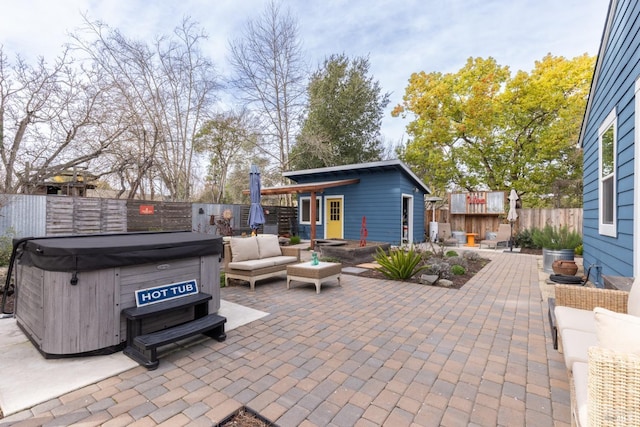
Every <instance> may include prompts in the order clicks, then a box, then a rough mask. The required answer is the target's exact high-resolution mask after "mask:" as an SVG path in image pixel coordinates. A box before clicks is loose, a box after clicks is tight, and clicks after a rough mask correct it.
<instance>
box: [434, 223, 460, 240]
mask: <svg viewBox="0 0 640 427" xmlns="http://www.w3.org/2000/svg"><path fill="white" fill-rule="evenodd" d="M438 242H439V243H442V245H443V246H458V244H460V242H459V241H458V239H456V238H455V237H453V234H451V224H449V223H448V222H440V223H438Z"/></svg>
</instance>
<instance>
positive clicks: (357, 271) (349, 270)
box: [342, 267, 367, 274]
mask: <svg viewBox="0 0 640 427" xmlns="http://www.w3.org/2000/svg"><path fill="white" fill-rule="evenodd" d="M365 271H367V269H366V268H359V267H344V268H343V269H342V272H343V273H351V274H360V273H364V272H365Z"/></svg>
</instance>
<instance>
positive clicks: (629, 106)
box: [580, 0, 640, 284]
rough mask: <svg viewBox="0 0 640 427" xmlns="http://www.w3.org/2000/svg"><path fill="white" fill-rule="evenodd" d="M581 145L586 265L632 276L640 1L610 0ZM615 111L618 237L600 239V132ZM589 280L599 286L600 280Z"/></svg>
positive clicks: (604, 271)
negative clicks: (606, 119) (608, 117)
mask: <svg viewBox="0 0 640 427" xmlns="http://www.w3.org/2000/svg"><path fill="white" fill-rule="evenodd" d="M608 18H609V19H608V20H607V24H606V26H605V30H604V35H603V39H602V40H603V42H602V45H601V47H600V52H599V55H598V62H597V65H596V72H595V74H594V81H593V83H592V86H591V93H590V94H589V104H588V107H587V111H586V114H585V119H584V120H585V122H584V123H583V127H582V131H581V135H580V141H581V143H582V147H583V161H584V172H583V173H584V182H583V184H584V200H583V202H584V203H583V206H584V228H583V235H584V238H583V239H584V265H585V268H588V267H589V266H591V265H594V266H598V267H599V269H598V270H596V271H598V272H600V271H601V272H602V274H605V275H614V276H633V272H634V253H633V241H634V235H633V231H634V193H635V191H636V190H635V189H634V179H635V173H636V163H635V159H634V157H635V146H634V132H635V121H636V112H635V96H634V92H635V84H636V80H637V79H638V77H639V76H640V3H638V2H637V1H631V0H619V1H615V0H614V1H612V2H611V4H610V10H609V16H608ZM614 109H615V110H616V113H617V129H616V132H617V138H616V152H615V156H616V236H613V237H612V236H605V235H601V234H600V233H599V231H598V224H599V203H600V200H599V198H598V197H599V194H598V183H599V177H598V161H599V159H598V148H599V141H598V128H599V127H600V125H601V124H602V123H603V121H604V120H605V118H606V117H607V115H608V114H609V113H610V112H611V111H612V110H614ZM591 280H595V281H596V282H598V283H599V284H602V280H601V277H599V276H594V275H592V277H591Z"/></svg>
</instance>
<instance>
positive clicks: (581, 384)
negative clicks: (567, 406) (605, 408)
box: [572, 362, 589, 426]
mask: <svg viewBox="0 0 640 427" xmlns="http://www.w3.org/2000/svg"><path fill="white" fill-rule="evenodd" d="M573 384H574V386H575V391H576V394H575V399H576V407H575V408H572V410H573V411H575V412H577V413H576V414H574V417H575V419H577V420H578V425H579V426H588V425H589V410H588V406H587V403H588V397H589V365H588V364H587V363H585V362H576V363H574V364H573Z"/></svg>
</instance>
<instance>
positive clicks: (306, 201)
mask: <svg viewBox="0 0 640 427" xmlns="http://www.w3.org/2000/svg"><path fill="white" fill-rule="evenodd" d="M299 210H300V212H299V215H300V224H311V197H300V208H299ZM316 224H322V197H316Z"/></svg>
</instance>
